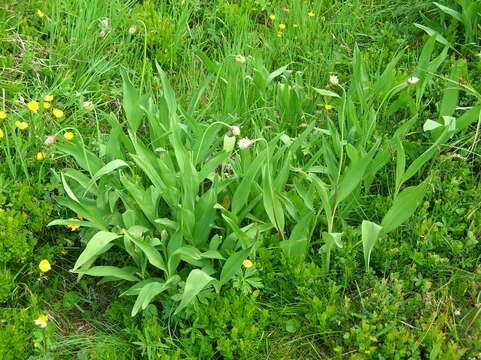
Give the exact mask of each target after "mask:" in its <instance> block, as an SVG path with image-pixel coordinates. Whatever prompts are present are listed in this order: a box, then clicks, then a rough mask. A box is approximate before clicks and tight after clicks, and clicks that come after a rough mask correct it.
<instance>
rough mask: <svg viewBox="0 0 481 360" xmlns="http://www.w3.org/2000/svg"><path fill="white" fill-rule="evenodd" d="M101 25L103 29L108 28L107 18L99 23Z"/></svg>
mask: <svg viewBox="0 0 481 360" xmlns="http://www.w3.org/2000/svg"><path fill="white" fill-rule="evenodd" d="M101 24H102V26H103V27H104V28H108V27H109V18H105V19H103V20H102V21H101Z"/></svg>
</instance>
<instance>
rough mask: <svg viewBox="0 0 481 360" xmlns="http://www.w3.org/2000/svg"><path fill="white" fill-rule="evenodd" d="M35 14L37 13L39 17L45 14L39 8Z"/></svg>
mask: <svg viewBox="0 0 481 360" xmlns="http://www.w3.org/2000/svg"><path fill="white" fill-rule="evenodd" d="M35 15H37V16H38V17H39V18H43V17H44V16H45V14H44V13H43V12H42V11H41V10H37V12H36V13H35Z"/></svg>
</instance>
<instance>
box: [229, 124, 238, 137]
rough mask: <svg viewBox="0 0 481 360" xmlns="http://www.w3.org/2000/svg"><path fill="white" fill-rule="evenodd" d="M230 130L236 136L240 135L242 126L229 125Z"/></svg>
mask: <svg viewBox="0 0 481 360" xmlns="http://www.w3.org/2000/svg"><path fill="white" fill-rule="evenodd" d="M229 129H230V132H231V133H232V135H234V136H239V135H240V128H239V127H238V126H229Z"/></svg>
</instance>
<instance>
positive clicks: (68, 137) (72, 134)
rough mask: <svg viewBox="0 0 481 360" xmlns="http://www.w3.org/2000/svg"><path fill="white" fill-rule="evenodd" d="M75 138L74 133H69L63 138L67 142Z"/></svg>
mask: <svg viewBox="0 0 481 360" xmlns="http://www.w3.org/2000/svg"><path fill="white" fill-rule="evenodd" d="M74 136H75V135H74V133H73V132H71V131H67V132H66V133H65V134H63V138H64V139H65V140H67V141H72V140H73V138H74Z"/></svg>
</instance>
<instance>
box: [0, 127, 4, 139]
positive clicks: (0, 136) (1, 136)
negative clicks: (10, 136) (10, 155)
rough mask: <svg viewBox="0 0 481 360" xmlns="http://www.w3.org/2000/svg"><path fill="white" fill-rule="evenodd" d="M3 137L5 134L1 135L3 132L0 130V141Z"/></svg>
mask: <svg viewBox="0 0 481 360" xmlns="http://www.w3.org/2000/svg"><path fill="white" fill-rule="evenodd" d="M4 136H5V134H4V133H3V130H2V129H0V139H1V138H3V137H4Z"/></svg>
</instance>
